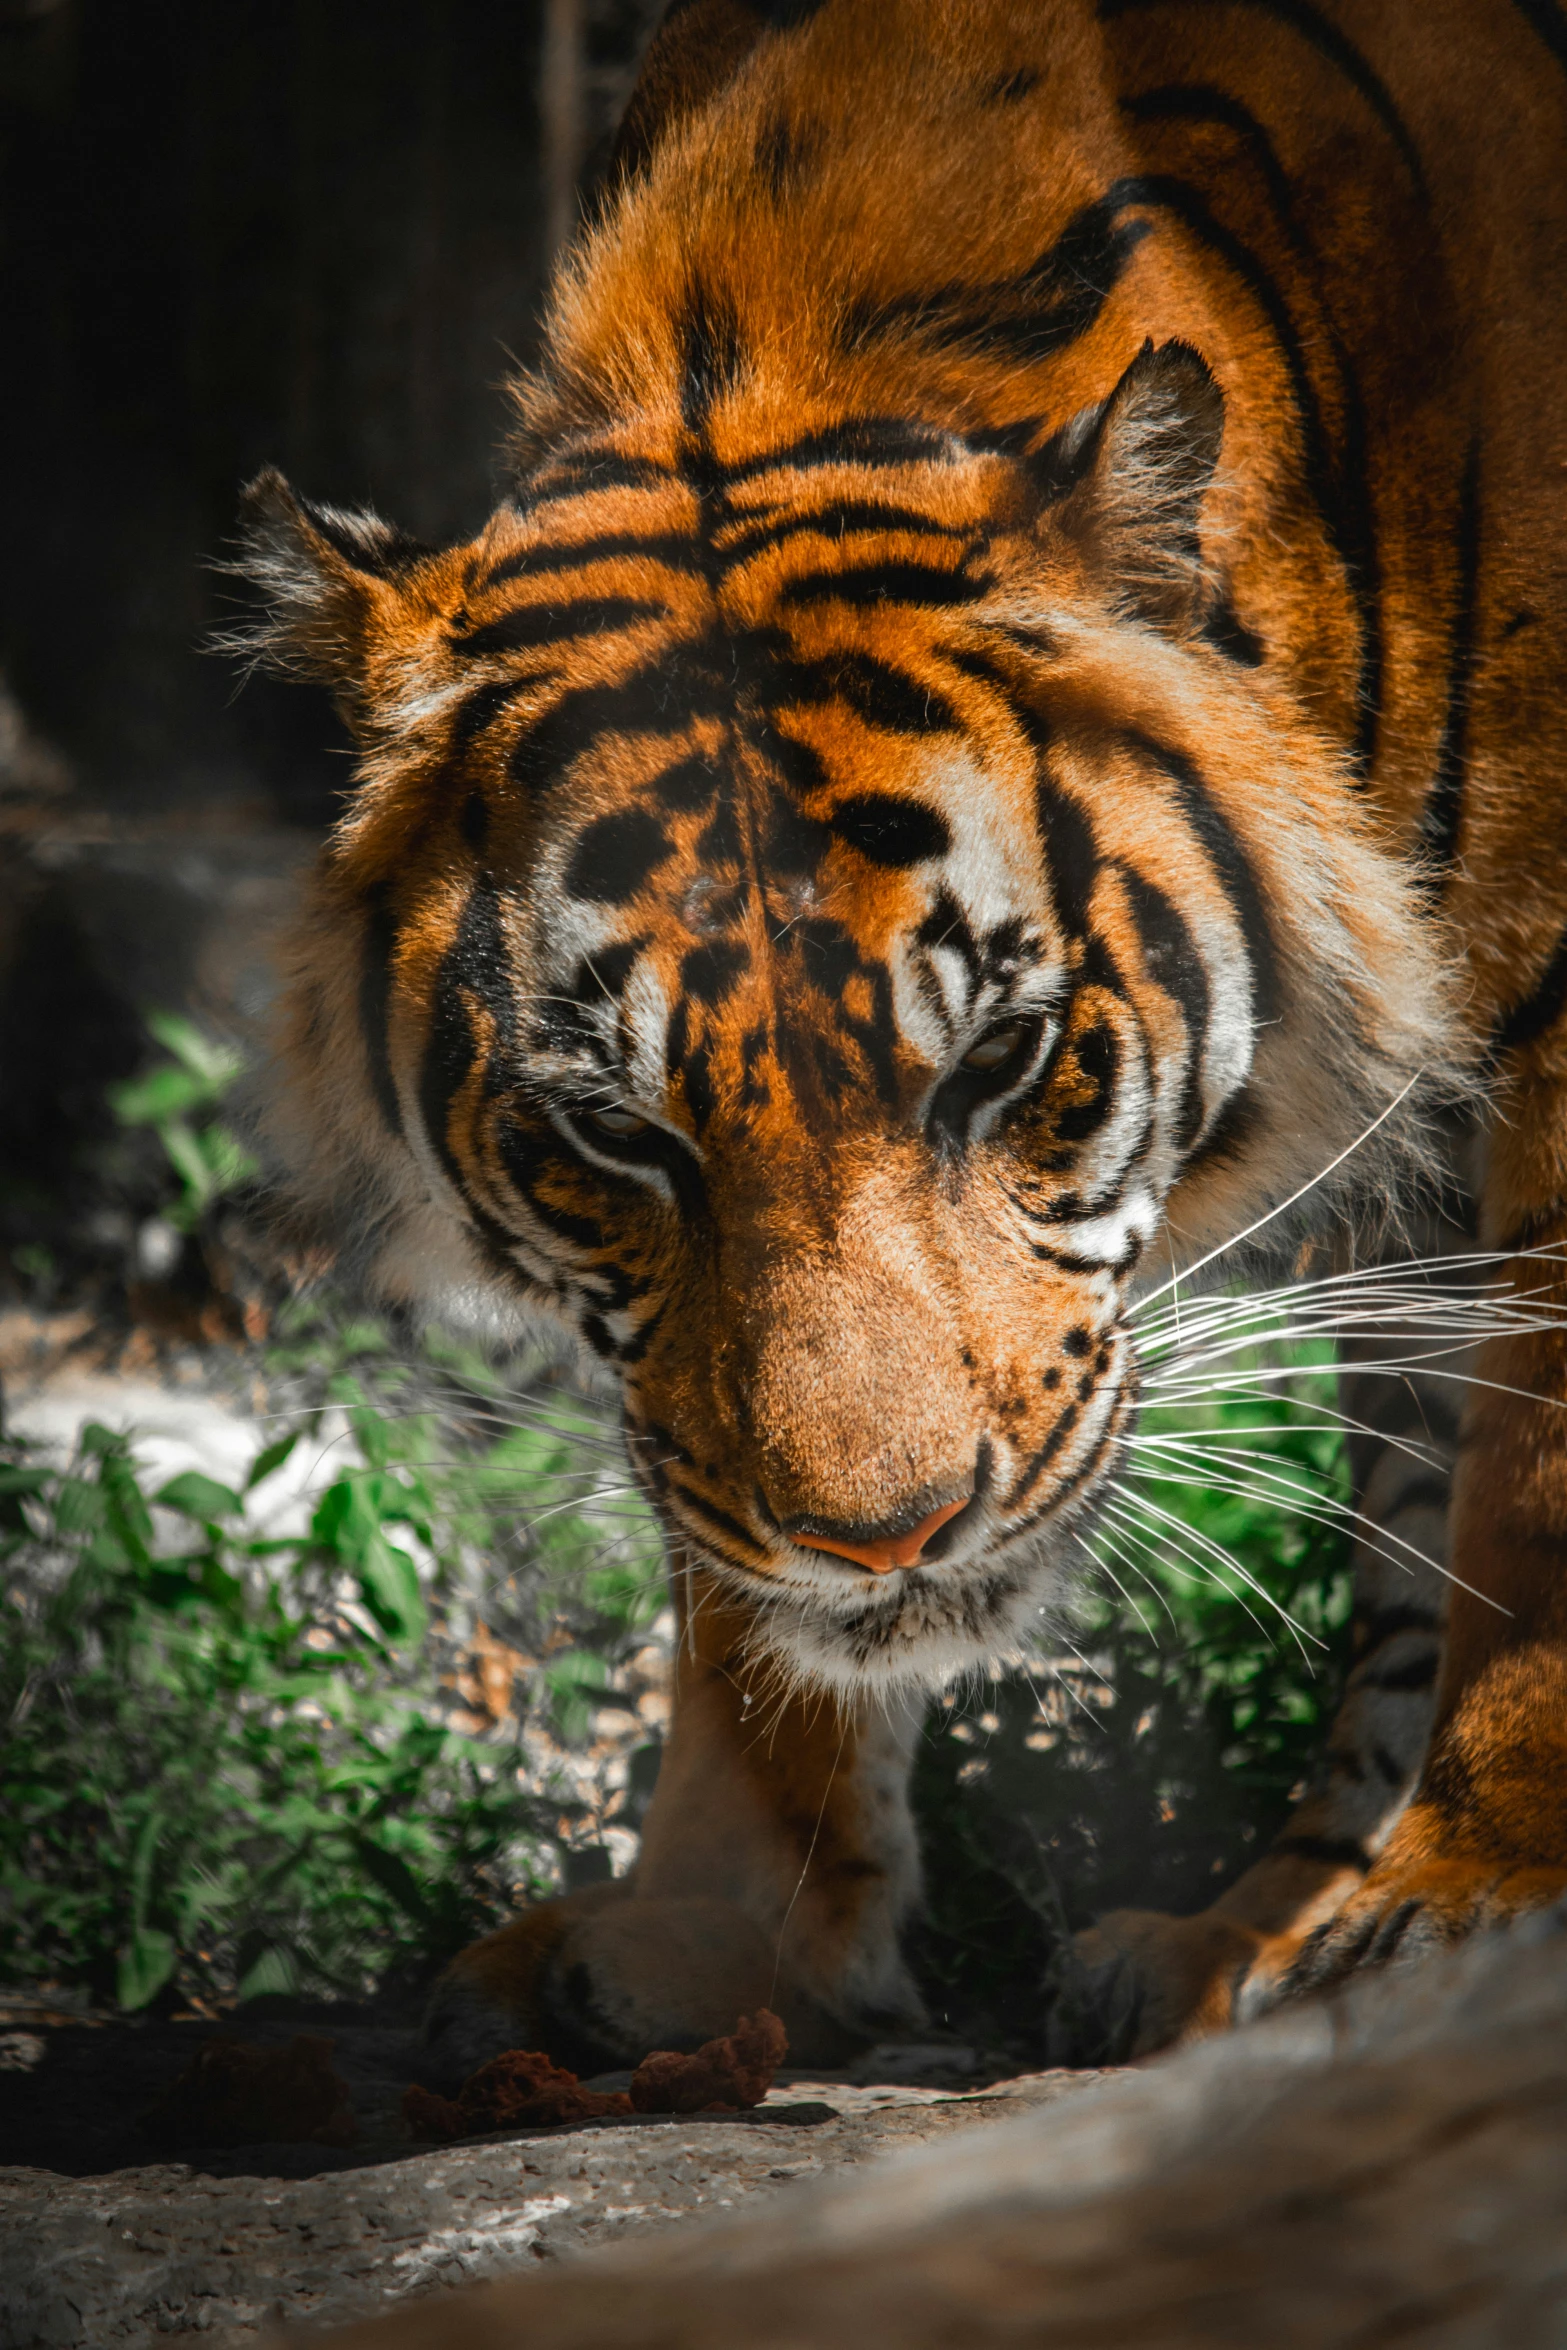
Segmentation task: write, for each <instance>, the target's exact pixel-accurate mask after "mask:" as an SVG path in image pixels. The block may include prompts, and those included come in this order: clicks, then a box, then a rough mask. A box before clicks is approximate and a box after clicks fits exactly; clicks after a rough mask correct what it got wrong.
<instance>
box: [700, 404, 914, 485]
mask: <svg viewBox="0 0 1567 2350" xmlns="http://www.w3.org/2000/svg"><path fill="white" fill-rule="evenodd" d="M955 438H956V435H954V434H952V433H946V432H942V431H940V430H938V428H937V427H936V426H935V425H933V424H914V423H911V422H910V420H909V419H908V418H907V417H906V416H846V417H844V418H843V420H842V421H841V422H840V423H838V424H828V425H823V426H822V427H821V428H820V429H819V430H818V431H816V432H808V433H804V434H802V436H801V437H800V439H799V440H797V441H789V442H786V443H785V445H784V446H783V447H782V448H779V449H769V450H767V451H766V452H765V454H764V455H761V456H757V457H746V458H744V459H743V460H742V461H741V462H740V463H739V464H737V465H733V466H730V467H728V468H726V470H725V473H724V477H723V478H724V480H725V482H726V483H727V484H728V486H729V487H730V488H731V489H732V488H734V487H735V486H736V485H737V484H739V483H741V482H746V481H751V480H754V479H755V478H756V477H757V476H758V475H759V474H764V473H787V472H803V471H806V470H807V469H811V468H815V467H816V466H823V465H852V466H858V467H865V468H870V469H872V470H874V469H875V468H876V467H878V466H886V465H929V464H932V463H934V462H937V461H943V460H944V461H946V462H947V463H951V461H952V450H953V443H954V440H955Z"/></svg>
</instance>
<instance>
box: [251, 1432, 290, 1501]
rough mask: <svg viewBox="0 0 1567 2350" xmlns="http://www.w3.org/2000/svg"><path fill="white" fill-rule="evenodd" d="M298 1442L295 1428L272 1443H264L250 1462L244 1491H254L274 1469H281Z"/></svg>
mask: <svg viewBox="0 0 1567 2350" xmlns="http://www.w3.org/2000/svg"><path fill="white" fill-rule="evenodd" d="M298 1442H299V1430H298V1429H297V1428H296V1429H294V1430H293V1432H292V1434H290V1435H288V1436H279V1437H278V1438H277V1439H276V1440H275V1441H274V1442H273V1443H271V1444H264V1445H263V1446H262V1448H261V1450H260V1452H258V1453H257V1455H256V1457H255V1459H254V1460H253V1461H252V1462H251V1464H250V1473H249V1475H248V1476H247V1477H246V1479H245V1491H246V1492H247V1493H254V1491H255V1489H256V1487H257V1486H258V1485H260V1484H261V1483H262V1482H263V1481H264V1480H265V1479H266V1478H268V1477H270V1476H271V1474H272V1472H273V1470H274V1469H281V1467H282V1466H283V1463H284V1462H285V1461H286V1460H287V1459H288V1456H289V1454H290V1453H291V1452H292V1451H293V1449H294V1447H295V1445H296V1444H297V1443H298Z"/></svg>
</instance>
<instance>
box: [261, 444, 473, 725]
mask: <svg viewBox="0 0 1567 2350" xmlns="http://www.w3.org/2000/svg"><path fill="white" fill-rule="evenodd" d="M241 514H242V518H243V525H244V535H243V540H242V544H241V551H240V555H239V559H238V560H237V562H236V563H235V564H234V565H233V567H232V568H233V570H234V571H235V572H236V573H237V574H238V575H239V576H240V577H241V578H244V579H248V580H249V581H250V583H251V585H252V586H253V587H256V588H258V589H259V590H260V592H261V596H262V599H263V609H262V610H261V611H260V612H259V613H258V614H257V615H256V616H255V618H254V619H252V620H250V621H247V622H244V623H242V624H241V625H240V626H239V627H238V628H236V629H234V630H232V631H230V632H229V633H228V635H227V636H226V637H225V638H224V639H223V642H222V646H221V649H222V650H224V651H226V652H234V653H239V654H242V655H246V656H248V657H249V658H250V659H251V660H252V661H255V662H259V663H260V664H261V665H262V666H263V667H264V668H267V669H272V670H275V671H277V672H278V673H279V674H280V675H282V676H285V677H296V678H304V679H307V680H309V681H310V682H311V683H314V684H318V685H325V686H330V688H331V689H332V693H333V695H334V697H335V699H336V700H337V703H338V706H339V708H340V709H341V710H342V712H343V715H344V716H345V717H346V718H347V719H348V720H349V722H350V724H352V723H353V719H354V716H355V714H356V712H357V711H358V709H359V707H360V704H361V702H362V699H363V695H364V689H365V681H366V673H367V670H368V667H369V660H370V651H371V647H372V644H373V643H377V642H384V641H385V640H386V638H387V636H388V634H389V633H391V632H394V631H395V630H396V629H397V623H398V620H399V617H400V616H402V615H403V613H404V612H405V611H406V609H407V606H408V604H409V601H410V599H409V598H408V596H407V593H406V583H407V577H408V574H409V573H410V572H411V571H412V570H413V569H414V567H415V566H416V565H418V564H421V563H423V562H425V561H426V560H427V558H428V557H429V554H430V549H429V548H427V547H423V546H420V545H419V544H418V543H417V541H415V540H413V539H409V538H405V537H404V536H403V534H402V533H401V532H400V531H397V530H394V529H393V528H392V526H391V525H390V523H386V522H382V521H381V519H380V517H379V516H378V515H375V514H349V513H345V512H343V511H342V509H340V508H339V507H336V506H315V505H311V504H309V503H308V502H307V501H306V500H305V499H303V498H301V497H299V496H297V495H296V493H295V492H294V491H293V490H292V489H290V487H289V485H288V483H287V482H286V481H285V480H284V479H283V476H282V474H281V473H278V472H276V471H274V470H272V469H270V468H269V469H268V471H267V472H265V473H261V474H258V475H257V476H256V479H255V480H254V481H253V482H251V483H250V484H249V485H248V486H247V488H246V489H245V490H244V492H243V493H242V497H241ZM419 600H420V601H421V602H422V601H423V599H419Z"/></svg>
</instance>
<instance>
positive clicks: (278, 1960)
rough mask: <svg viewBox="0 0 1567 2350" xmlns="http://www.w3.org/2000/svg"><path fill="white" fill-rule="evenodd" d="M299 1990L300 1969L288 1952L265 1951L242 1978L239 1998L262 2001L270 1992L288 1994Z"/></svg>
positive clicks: (238, 1988) (238, 1993) (238, 1986)
mask: <svg viewBox="0 0 1567 2350" xmlns="http://www.w3.org/2000/svg"><path fill="white" fill-rule="evenodd" d="M298 1988H299V1969H298V1968H297V1967H296V1966H295V1964H294V1961H293V1958H292V1956H291V1955H290V1953H289V1952H288V1951H286V1950H263V1951H262V1952H261V1954H260V1956H259V1957H258V1958H256V1959H254V1960H253V1961H252V1962H251V1964H250V1965H249V1966H248V1967H247V1968H246V1969H245V1972H244V1973H243V1974H242V1975H241V1976H240V1978H239V1983H238V1985H237V1987H236V1989H237V1996H238V1997H239V1998H240V1999H242V2000H244V1999H260V1998H263V1997H264V1996H265V1995H266V1994H267V1993H268V1992H283V1993H285V1994H286V1993H288V1992H291V1991H297V1990H298Z"/></svg>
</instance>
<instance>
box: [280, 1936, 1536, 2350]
mask: <svg viewBox="0 0 1567 2350" xmlns="http://www.w3.org/2000/svg"><path fill="white" fill-rule="evenodd" d="M1564 1929H1567V1917H1564V1915H1563V1914H1562V1913H1561V1912H1558V1913H1556V1914H1554V1915H1553V1916H1552V1917H1550V1918H1546V1919H1537V1920H1534V1921H1531V1922H1530V1923H1529V1924H1528V1925H1527V1926H1526V1927H1524V1928H1523V1929H1521V1930H1519V1931H1517V1932H1515V1933H1514V1934H1512V1935H1510V1936H1508V1937H1505V1938H1498V1939H1497V1940H1494V1941H1491V1942H1488V1943H1479V1944H1475V1945H1472V1946H1471V1947H1470V1948H1468V1949H1467V1950H1464V1951H1462V1952H1459V1953H1456V1954H1452V1955H1449V1956H1445V1957H1443V1958H1442V1959H1440V1960H1436V1961H1433V1962H1431V1963H1429V1964H1428V1965H1426V1966H1425V1967H1423V1968H1421V1969H1420V1970H1419V1971H1418V1972H1413V1973H1410V1974H1408V1975H1392V1976H1389V1977H1387V1978H1384V1979H1382V1980H1376V1979H1371V1980H1368V1981H1366V1982H1363V1983H1361V1984H1358V1985H1355V1986H1353V1987H1352V1988H1351V1989H1350V1990H1349V1992H1348V1993H1347V1994H1346V1995H1341V1996H1339V1997H1337V1998H1335V1999H1333V2000H1331V2001H1328V2002H1325V2003H1322V2004H1313V2005H1302V2006H1301V2007H1299V2008H1297V2009H1295V2010H1293V2011H1289V2012H1285V2013H1282V2014H1280V2015H1278V2016H1277V2017H1274V2018H1271V2019H1269V2020H1268V2021H1266V2022H1264V2023H1261V2024H1259V2025H1255V2026H1253V2027H1251V2028H1250V2029H1248V2030H1245V2031H1241V2032H1236V2033H1234V2034H1232V2035H1229V2036H1227V2037H1225V2038H1223V2039H1220V2040H1215V2041H1210V2042H1208V2043H1207V2044H1206V2045H1203V2046H1200V2047H1197V2048H1194V2049H1191V2050H1189V2051H1186V2052H1185V2053H1182V2054H1179V2055H1176V2056H1174V2057H1171V2058H1168V2059H1164V2060H1162V2061H1160V2062H1158V2063H1156V2064H1154V2065H1151V2066H1149V2067H1147V2068H1145V2069H1141V2070H1138V2071H1136V2072H1132V2073H1128V2074H1123V2075H1122V2076H1121V2077H1120V2078H1118V2079H1114V2080H1110V2081H1107V2082H1104V2083H1102V2084H1101V2085H1099V2086H1098V2087H1096V2088H1095V2089H1094V2090H1093V2091H1092V2092H1090V2093H1089V2094H1088V2095H1086V2096H1082V2097H1078V2098H1073V2099H1070V2100H1068V2101H1066V2102H1065V2103H1063V2104H1061V2105H1059V2106H1058V2107H1056V2108H1055V2109H1053V2110H1045V2111H1043V2112H1039V2111H1035V2112H1028V2113H1024V2114H1023V2115H1021V2116H1020V2117H1019V2118H1016V2119H1014V2120H1012V2121H1010V2122H1007V2123H1005V2124H1003V2125H1002V2126H1001V2127H999V2128H996V2129H990V2130H981V2131H977V2132H975V2133H974V2134H973V2135H971V2136H969V2137H967V2138H966V2139H965V2140H963V2141H962V2143H961V2144H959V2145H954V2144H951V2143H948V2144H946V2145H936V2146H926V2147H919V2148H915V2149H913V2150H912V2151H909V2152H906V2153H902V2154H894V2155H892V2156H891V2157H890V2158H889V2159H888V2160H887V2161H885V2162H880V2163H877V2164H874V2165H872V2166H871V2167H870V2168H869V2169H868V2170H866V2171H863V2172H861V2173H860V2174H859V2176H858V2177H855V2178H848V2179H841V2180H834V2181H832V2182H831V2183H830V2184H819V2185H816V2186H811V2185H801V2186H797V2187H795V2188H793V2189H791V2190H786V2191H784V2192H781V2193H780V2194H779V2195H778V2197H777V2198H776V2199H775V2200H774V2201H773V2203H772V2204H771V2206H770V2207H763V2208H761V2209H758V2210H756V2211H755V2212H753V2213H750V2214H747V2215H745V2216H744V2217H743V2218H740V2219H736V2220H734V2221H730V2222H728V2223H725V2224H712V2225H703V2224H702V2223H697V2225H695V2226H694V2227H692V2228H691V2229H689V2230H687V2231H682V2232H681V2233H679V2234H678V2235H677V2236H675V2237H674V2238H666V2239H665V2240H664V2241H663V2242H661V2243H660V2242H653V2243H650V2244H647V2245H641V2246H630V2247H627V2249H626V2250H625V2251H624V2252H623V2253H611V2254H610V2255H608V2256H607V2257H606V2258H603V2259H601V2260H597V2261H592V2262H586V2263H583V2264H582V2265H580V2266H579V2267H577V2268H575V2269H570V2268H561V2269H558V2270H557V2271H555V2272H554V2274H553V2275H551V2274H544V2273H540V2274H536V2275H535V2276H533V2277H529V2278H526V2279H521V2280H519V2279H513V2280H510V2281H509V2282H507V2283H505V2284H502V2285H499V2286H493V2287H491V2288H489V2289H488V2290H486V2291H484V2292H481V2293H479V2294H476V2295H462V2296H459V2297H449V2296H446V2295H435V2296H431V2297H429V2298H427V2299H425V2300H423V2301H422V2302H419V2303H416V2304H414V2305H413V2306H411V2307H409V2308H408V2309H406V2310H404V2311H403V2312H401V2313H400V2314H398V2315H396V2316H393V2317H391V2318H388V2319H385V2320H382V2321H380V2322H379V2323H376V2324H372V2325H368V2326H365V2327H362V2328H359V2327H356V2328H354V2329H353V2330H352V2331H351V2332H349V2333H347V2334H344V2335H341V2336H334V2337H333V2344H334V2350H459V2345H460V2350H604V2346H605V2345H607V2344H613V2345H614V2350H732V2346H733V2345H734V2344H736V2343H744V2344H745V2345H746V2350H806V2346H807V2345H808V2346H809V2350H988V2346H989V2345H995V2350H1002V2345H1008V2346H1015V2345H1017V2344H1019V2343H1025V2342H1026V2343H1027V2344H1028V2345H1029V2350H1090V2346H1095V2345H1102V2346H1103V2350H1112V2346H1113V2350H1226V2346H1229V2345H1233V2346H1234V2350H1349V2346H1354V2350H1371V2346H1372V2345H1384V2344H1385V2345H1388V2346H1390V2350H1391V2345H1393V2344H1395V2343H1396V2344H1398V2345H1401V2346H1402V2345H1420V2346H1422V2350H1493V2346H1494V2350H1547V2346H1550V2350H1559V2346H1560V2345H1561V2344H1562V2343H1564V2342H1567V1930H1564ZM287 2339H288V2338H287V2337H285V2341H286V2340H287Z"/></svg>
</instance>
